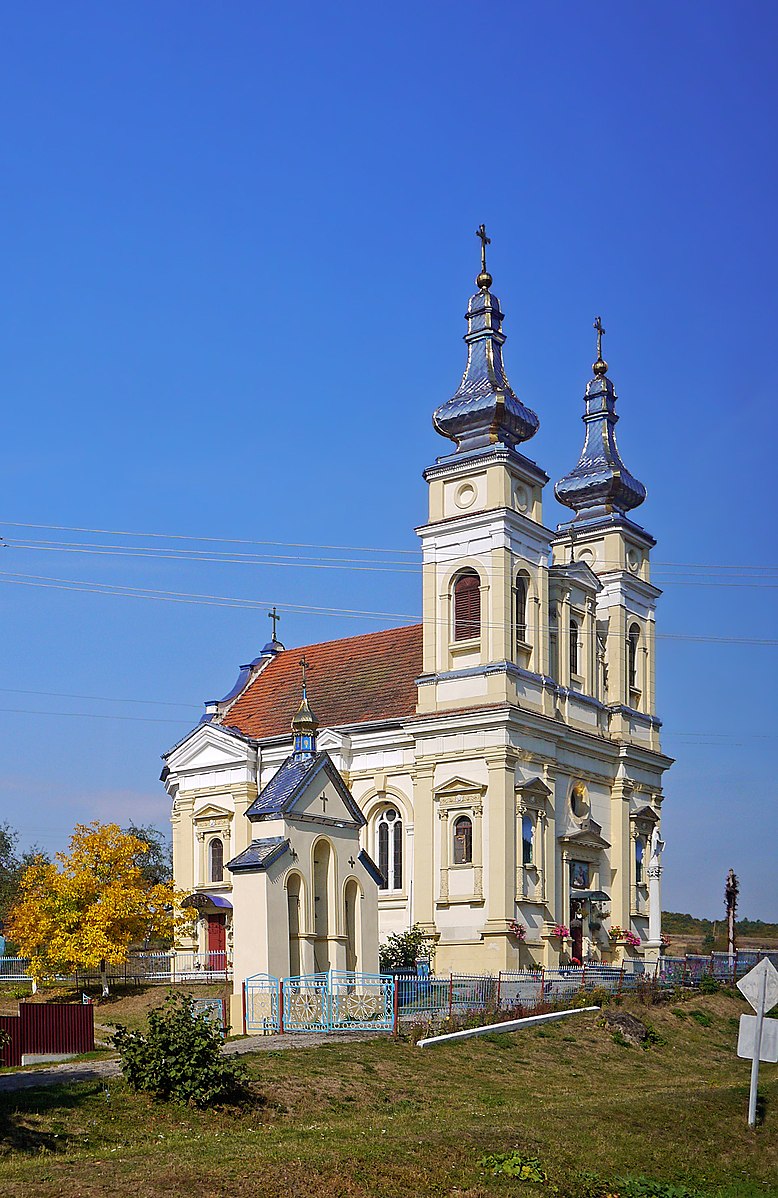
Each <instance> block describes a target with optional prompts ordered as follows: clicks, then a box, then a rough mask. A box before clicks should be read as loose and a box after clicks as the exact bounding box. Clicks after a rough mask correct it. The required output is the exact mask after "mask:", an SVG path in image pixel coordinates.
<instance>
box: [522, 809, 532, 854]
mask: <svg viewBox="0 0 778 1198" xmlns="http://www.w3.org/2000/svg"><path fill="white" fill-rule="evenodd" d="M534 840H535V821H534V820H533V818H532V816H531V815H523V816H522V817H521V861H522V865H532V861H533V852H534Z"/></svg>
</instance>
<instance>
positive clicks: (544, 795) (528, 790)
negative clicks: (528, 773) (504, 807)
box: [516, 778, 553, 799]
mask: <svg viewBox="0 0 778 1198" xmlns="http://www.w3.org/2000/svg"><path fill="white" fill-rule="evenodd" d="M516 790H517V791H520V792H521V794H522V795H524V796H525V797H526V798H533V799H550V798H551V795H552V794H553V791H552V790H551V787H550V786H546V784H545V782H544V781H543V779H542V778H531V779H530V781H529V782H520V783H519V785H518V786H517V787H516Z"/></svg>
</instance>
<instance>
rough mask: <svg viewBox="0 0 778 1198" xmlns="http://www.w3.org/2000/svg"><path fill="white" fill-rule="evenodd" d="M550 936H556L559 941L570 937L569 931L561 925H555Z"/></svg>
mask: <svg viewBox="0 0 778 1198" xmlns="http://www.w3.org/2000/svg"><path fill="white" fill-rule="evenodd" d="M551 935H552V936H558V937H559V939H560V940H566V939H567V937H568V936H569V935H570V929H569V928H568V927H567V926H566V925H565V924H563V923H555V924H554V926H553V928H552V929H551Z"/></svg>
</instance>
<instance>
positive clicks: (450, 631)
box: [417, 225, 552, 712]
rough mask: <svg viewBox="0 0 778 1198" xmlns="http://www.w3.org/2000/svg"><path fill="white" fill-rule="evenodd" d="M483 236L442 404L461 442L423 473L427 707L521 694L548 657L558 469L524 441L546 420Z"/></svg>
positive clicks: (440, 416) (448, 430) (423, 697)
mask: <svg viewBox="0 0 778 1198" xmlns="http://www.w3.org/2000/svg"><path fill="white" fill-rule="evenodd" d="M476 235H477V236H478V237H479V239H480V241H481V270H480V272H479V274H478V276H477V278H476V280H475V282H476V287H477V291H476V292H475V294H474V295H472V296H471V297H470V301H469V303H468V306H467V313H466V320H467V333H466V334H465V338H464V340H465V343H466V345H467V363H466V365H465V370H464V374H463V376H462V381H461V383H460V384H459V387H458V388H457V390H456V392H455V393H454V395H453V396H452V397H451V399H449V400H448V401H447V402H446V403H444V404H442V405H441V406H440V407H439V408H438V409H437V410H436V411H435V413H434V415H433V424H434V426H435V428H436V430H437V431H438V432H439V433H440V434H441V436H443V437H447V438H448V439H449V440H451V441H453V442H454V446H455V448H454V450H453V452H451V453H449V454H447V455H445V456H443V457H440V458H438V459H437V461H436V462H435V463H434V464H433V465H432V466H430V467H429V468H428V469H427V470H426V471H425V473H424V478H425V481H426V482H427V483H428V485H429V518H428V522H427V523H426V524H425V525H424V526H423V527H421V528H419V529H417V533H418V535H419V537H420V538H421V542H422V550H423V563H424V565H423V579H424V581H423V613H424V667H423V668H424V672H423V675H422V677H421V678H420V679H419V708H418V709H419V711H420V712H432V711H440V710H445V709H450V708H457V707H467V706H476V705H483V704H485V703H496V702H508V703H516V702H517V694H518V691H517V680H518V679H519V678H520V676H521V674H522V672H531V673H532V674H533V675H535V676H537V675H540V674H545V673H547V667H548V637H547V632H546V624H547V620H546V619H545V617H544V615H543V613H544V612H545V610H546V604H547V594H548V557H549V545H550V539H551V536H552V534H551V533H550V532H549V531H548V530H547V529H545V528H544V527H543V525H542V491H543V487H544V485H545V484H546V483H547V482H548V476H547V475H546V474H545V473H544V472H543V471H542V470H541V469H540V468H539V467H538V466H537V465H536V464H535V463H534V462H533V461H531V460H530V459H529V458H527V457H525V456H524V454H523V453H521V452H520V450H519V446H520V445H521V444H522V443H523V442H525V441H528V440H529V439H530V438H531V437H533V436H534V435H535V433H536V432H537V430H538V427H539V425H540V421H539V420H538V417H537V416H536V414H535V413H534V412H533V411H532V410H531V408H529V407H527V406H526V405H525V404H524V403H523V402H522V401H521V400H520V399H519V398H518V396H517V395H516V393H515V392H514V390H513V389H512V387H511V385H510V383H509V381H508V378H507V375H506V373H505V366H504V364H503V356H502V354H503V345H504V343H505V334H504V333H503V331H502V324H503V320H504V316H503V312H502V310H501V308H500V301H499V300H498V299H497V297H496V296H495V295H493V294H492V291H491V286H492V276H491V275H490V274H489V272H488V271H487V269H486V247H487V245H489V244H490V239H489V238H488V237H487V236H486V229H485V228H484V226H483V225H481V226H480V228H479V229H478V230H477V234H476ZM538 703H539V704H541V703H542V699H541V697H540V691H538Z"/></svg>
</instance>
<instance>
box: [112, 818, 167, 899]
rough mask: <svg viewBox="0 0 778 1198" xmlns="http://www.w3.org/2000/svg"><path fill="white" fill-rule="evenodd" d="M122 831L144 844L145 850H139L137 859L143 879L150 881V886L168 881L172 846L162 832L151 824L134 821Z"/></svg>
mask: <svg viewBox="0 0 778 1198" xmlns="http://www.w3.org/2000/svg"><path fill="white" fill-rule="evenodd" d="M122 831H123V832H124V833H125V834H126V835H127V836H134V837H135V839H136V840H140V841H142V843H143V844H144V845H145V850H144V851H142V852H140V854H139V856H138V860H137V865H138V868H139V869H140V872H141V874H142V876H143V877H144V878H145V880H146V881H147V882H151V884H152V886H157V885H159V884H160V883H162V882H170V881H171V879H172V877H173V848H172V845H171V844H170V841H169V840H168V839H167V837H166V836H165V834H164V832H161V831H160V830H159V828H155V827H154V826H153V824H136V823H130V825H129V826H128V827H126V828H122Z"/></svg>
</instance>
